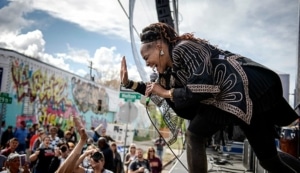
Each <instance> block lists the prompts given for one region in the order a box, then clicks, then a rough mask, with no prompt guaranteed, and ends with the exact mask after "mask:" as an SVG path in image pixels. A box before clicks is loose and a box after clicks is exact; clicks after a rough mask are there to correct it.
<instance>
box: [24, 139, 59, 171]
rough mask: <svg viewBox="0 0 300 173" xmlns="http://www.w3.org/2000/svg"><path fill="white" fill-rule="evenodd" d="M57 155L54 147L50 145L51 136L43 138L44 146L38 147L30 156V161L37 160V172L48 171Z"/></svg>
mask: <svg viewBox="0 0 300 173" xmlns="http://www.w3.org/2000/svg"><path fill="white" fill-rule="evenodd" d="M54 156H55V153H54V149H53V148H52V147H50V136H45V137H44V138H43V147H40V148H38V149H37V150H36V151H35V152H34V153H33V154H31V155H30V156H29V160H30V162H35V161H36V163H35V165H34V168H33V170H34V172H35V173H48V169H49V166H50V164H51V161H52V158H53V157H54Z"/></svg>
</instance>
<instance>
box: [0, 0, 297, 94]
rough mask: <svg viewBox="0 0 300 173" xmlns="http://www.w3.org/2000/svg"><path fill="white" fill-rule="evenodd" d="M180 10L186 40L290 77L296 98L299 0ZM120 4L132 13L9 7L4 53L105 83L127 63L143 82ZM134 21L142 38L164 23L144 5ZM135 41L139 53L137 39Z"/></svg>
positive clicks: (115, 6)
mask: <svg viewBox="0 0 300 173" xmlns="http://www.w3.org/2000/svg"><path fill="white" fill-rule="evenodd" d="M178 3H179V4H178V6H179V32H180V33H181V34H182V33H185V32H193V33H194V34H195V36H197V37H199V38H204V39H207V40H209V41H210V42H211V43H212V44H214V45H218V46H219V47H220V48H223V49H227V50H230V51H232V52H235V53H238V54H241V55H244V56H246V57H249V58H251V59H253V60H255V61H257V62H259V63H261V64H263V65H265V66H267V67H269V68H271V69H273V70H275V71H277V72H279V73H286V74H290V92H291V93H293V92H294V88H295V80H296V70H297V56H298V55H297V45H298V42H297V41H298V1H296V0H285V1H282V0H264V1H260V2H258V1H257V0H243V1H240V0H228V1H224V0H178ZM120 4H122V5H123V7H124V9H125V10H126V12H127V13H128V9H129V3H128V0H127V1H126V0H119V1H118V0H109V1H107V0H106V1H105V0H88V1H83V0H63V1H53V2H52V1H49V0H1V1H0V23H1V25H0V47H3V48H8V49H13V50H16V51H18V52H20V53H24V54H26V55H28V56H31V57H34V58H39V59H41V60H43V61H45V62H48V63H51V64H53V65H56V66H57V67H60V68H63V69H65V70H69V71H71V72H73V73H76V74H78V75H81V76H84V75H86V74H88V73H89V69H88V65H89V62H90V61H92V62H93V63H94V67H95V68H96V70H94V73H95V74H96V73H98V74H99V73H102V77H103V78H115V77H119V75H118V72H119V67H120V60H121V57H122V56H126V57H127V61H128V63H129V67H130V70H129V76H130V77H131V78H134V79H140V77H139V73H138V72H137V68H136V66H135V62H134V60H133V53H132V50H131V45H130V34H129V20H128V18H127V16H126V15H125V13H124V11H123V10H122V7H121V5H120ZM133 21H134V26H135V28H136V30H137V31H138V32H141V30H142V28H143V27H145V26H147V25H148V24H150V23H153V22H157V14H156V7H155V1H150V0H138V1H136V3H135V7H134V16H133ZM135 40H136V45H137V47H138V48H139V39H138V35H137V34H136V35H135ZM140 58H141V57H140ZM96 71H97V72H96ZM145 71H146V72H150V71H151V69H149V68H145Z"/></svg>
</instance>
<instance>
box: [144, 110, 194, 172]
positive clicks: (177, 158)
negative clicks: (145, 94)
mask: <svg viewBox="0 0 300 173" xmlns="http://www.w3.org/2000/svg"><path fill="white" fill-rule="evenodd" d="M145 108H146V112H147V115H148V118H149V119H150V121H151V124H152V125H153V127H154V129H155V130H156V131H157V133H158V134H159V135H160V136H162V134H161V133H160V132H159V129H158V128H157V127H156V126H155V123H154V122H153V121H152V118H151V116H150V114H149V112H150V111H149V110H148V107H145ZM181 133H182V130H181ZM181 135H182V134H181ZM163 140H164V142H165V144H167V146H168V148H169V150H170V151H171V153H172V154H173V155H174V156H175V158H176V160H177V161H178V162H179V163H180V164H181V165H182V166H183V167H184V169H185V170H186V171H187V172H189V169H188V168H187V167H186V166H185V165H184V164H183V163H182V161H181V160H180V159H179V157H181V156H182V154H183V151H184V150H182V152H181V154H179V157H178V156H177V155H176V154H175V152H174V151H173V150H172V148H171V147H170V145H169V143H168V142H167V141H166V140H165V138H164V137H163ZM183 148H185V147H183Z"/></svg>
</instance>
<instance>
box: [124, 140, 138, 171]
mask: <svg viewBox="0 0 300 173" xmlns="http://www.w3.org/2000/svg"><path fill="white" fill-rule="evenodd" d="M135 159H136V145H135V144H134V143H132V144H130V145H129V152H128V153H126V155H125V161H124V166H125V172H126V173H128V166H129V164H130V163H131V162H132V161H133V160H135Z"/></svg>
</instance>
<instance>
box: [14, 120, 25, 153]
mask: <svg viewBox="0 0 300 173" xmlns="http://www.w3.org/2000/svg"><path fill="white" fill-rule="evenodd" d="M28 133H29V131H28V129H27V128H26V122H25V121H21V122H20V127H18V128H17V129H16V130H15V132H14V137H15V138H17V139H18V141H19V145H18V148H17V152H18V153H19V154H24V153H26V141H27V136H28Z"/></svg>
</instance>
